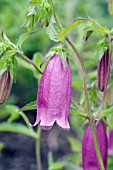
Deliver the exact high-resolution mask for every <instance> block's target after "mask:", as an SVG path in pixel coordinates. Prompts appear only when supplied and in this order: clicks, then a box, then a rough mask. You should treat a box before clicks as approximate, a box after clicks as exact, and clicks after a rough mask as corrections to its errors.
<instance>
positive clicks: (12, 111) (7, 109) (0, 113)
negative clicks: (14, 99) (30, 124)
mask: <svg viewBox="0 0 113 170" xmlns="http://www.w3.org/2000/svg"><path fill="white" fill-rule="evenodd" d="M18 111H19V108H18V107H17V106H14V105H3V106H0V119H2V118H5V117H7V116H10V117H9V118H8V120H7V121H8V122H13V121H14V120H17V119H18V118H19V117H20V115H19V114H18Z"/></svg>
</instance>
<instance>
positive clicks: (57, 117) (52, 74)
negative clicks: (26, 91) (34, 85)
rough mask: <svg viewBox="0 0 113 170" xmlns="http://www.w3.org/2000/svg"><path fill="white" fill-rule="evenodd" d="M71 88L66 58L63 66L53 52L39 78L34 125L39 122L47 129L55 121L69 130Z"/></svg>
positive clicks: (69, 71)
mask: <svg viewBox="0 0 113 170" xmlns="http://www.w3.org/2000/svg"><path fill="white" fill-rule="evenodd" d="M71 89H72V85H71V70H70V66H69V62H68V59H66V66H65V68H64V66H63V64H62V60H61V58H60V57H59V55H58V54H54V56H53V57H51V59H50V61H49V63H48V64H47V66H46V68H45V70H44V73H43V75H42V78H41V80H40V85H39V88H38V96H37V117H36V122H35V123H34V126H35V125H37V124H38V123H39V122H40V126H41V128H42V129H44V130H49V129H51V127H52V125H53V124H54V122H55V121H56V122H57V124H58V125H59V126H60V127H61V128H63V129H64V130H69V128H70V126H69V123H68V115H69V110H70V103H71Z"/></svg>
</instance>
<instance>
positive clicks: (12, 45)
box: [2, 32, 16, 49]
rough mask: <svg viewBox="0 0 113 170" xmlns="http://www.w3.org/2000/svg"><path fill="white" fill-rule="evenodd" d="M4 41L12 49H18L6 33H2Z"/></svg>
mask: <svg viewBox="0 0 113 170" xmlns="http://www.w3.org/2000/svg"><path fill="white" fill-rule="evenodd" d="M2 40H3V42H4V43H5V44H7V45H8V46H9V47H10V48H11V49H14V48H16V46H15V45H14V44H13V43H12V42H11V41H10V40H9V38H8V37H7V36H6V34H5V33H4V32H2Z"/></svg>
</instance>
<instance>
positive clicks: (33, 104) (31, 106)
mask: <svg viewBox="0 0 113 170" xmlns="http://www.w3.org/2000/svg"><path fill="white" fill-rule="evenodd" d="M27 110H36V100H35V101H33V102H30V103H28V104H26V105H25V106H24V107H22V108H21V109H20V111H27Z"/></svg>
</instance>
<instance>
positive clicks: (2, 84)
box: [0, 70, 12, 104]
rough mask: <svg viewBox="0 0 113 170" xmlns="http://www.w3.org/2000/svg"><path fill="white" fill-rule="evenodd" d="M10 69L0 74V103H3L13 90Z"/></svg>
mask: <svg viewBox="0 0 113 170" xmlns="http://www.w3.org/2000/svg"><path fill="white" fill-rule="evenodd" d="M11 85H12V81H11V76H10V71H9V70H6V71H5V72H3V73H2V74H1V75H0V104H3V103H4V102H5V101H6V99H7V98H8V96H9V93H10V90H11Z"/></svg>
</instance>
